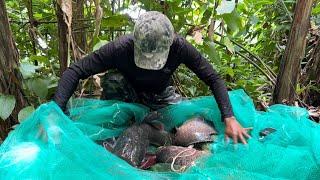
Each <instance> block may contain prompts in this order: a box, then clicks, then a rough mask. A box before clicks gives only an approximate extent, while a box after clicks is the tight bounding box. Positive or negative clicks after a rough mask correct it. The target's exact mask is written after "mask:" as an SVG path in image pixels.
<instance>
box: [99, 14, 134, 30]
mask: <svg viewBox="0 0 320 180" xmlns="http://www.w3.org/2000/svg"><path fill="white" fill-rule="evenodd" d="M129 24H130V18H129V17H128V16H127V15H122V14H117V15H113V16H109V17H107V18H103V20H102V24H101V26H102V27H103V28H111V27H113V28H119V27H123V26H126V25H129Z"/></svg>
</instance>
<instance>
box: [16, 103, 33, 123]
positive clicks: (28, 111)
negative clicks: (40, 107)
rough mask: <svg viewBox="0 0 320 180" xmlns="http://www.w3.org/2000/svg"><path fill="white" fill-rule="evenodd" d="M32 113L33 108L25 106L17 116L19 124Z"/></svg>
mask: <svg viewBox="0 0 320 180" xmlns="http://www.w3.org/2000/svg"><path fill="white" fill-rule="evenodd" d="M33 111H34V107H33V106H27V107H25V108H23V109H21V111H20V112H19V114H18V120H19V122H22V121H23V120H25V119H26V118H27V117H28V116H30V115H31V114H32V113H33Z"/></svg>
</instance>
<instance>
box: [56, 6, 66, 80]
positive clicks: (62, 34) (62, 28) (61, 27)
mask: <svg viewBox="0 0 320 180" xmlns="http://www.w3.org/2000/svg"><path fill="white" fill-rule="evenodd" d="M56 14H57V19H58V27H57V28H58V38H59V40H58V41H59V48H58V50H59V62H60V76H61V75H62V73H63V72H64V71H65V70H66V69H67V67H68V40H67V34H68V26H67V24H66V23H65V21H64V19H63V11H62V10H61V8H60V6H59V5H58V4H56Z"/></svg>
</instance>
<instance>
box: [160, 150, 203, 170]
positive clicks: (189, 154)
mask: <svg viewBox="0 0 320 180" xmlns="http://www.w3.org/2000/svg"><path fill="white" fill-rule="evenodd" d="M206 154H208V153H207V152H205V151H200V150H197V149H195V148H192V147H181V146H163V147H160V148H158V151H157V152H156V157H157V162H158V163H170V164H171V169H172V170H173V171H176V169H174V166H178V167H181V168H187V167H189V166H191V165H192V164H193V163H194V161H195V160H196V159H198V158H199V157H201V156H203V155H206ZM177 171H178V170H177Z"/></svg>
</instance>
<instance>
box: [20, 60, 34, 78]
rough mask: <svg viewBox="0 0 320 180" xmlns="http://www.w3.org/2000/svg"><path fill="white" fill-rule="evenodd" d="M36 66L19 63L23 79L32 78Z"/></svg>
mask: <svg viewBox="0 0 320 180" xmlns="http://www.w3.org/2000/svg"><path fill="white" fill-rule="evenodd" d="M38 68H39V67H38V66H35V65H33V64H30V63H21V64H20V67H19V69H20V72H21V74H22V76H23V78H24V79H27V78H30V77H32V76H33V74H34V73H35V72H36V69H38Z"/></svg>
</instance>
